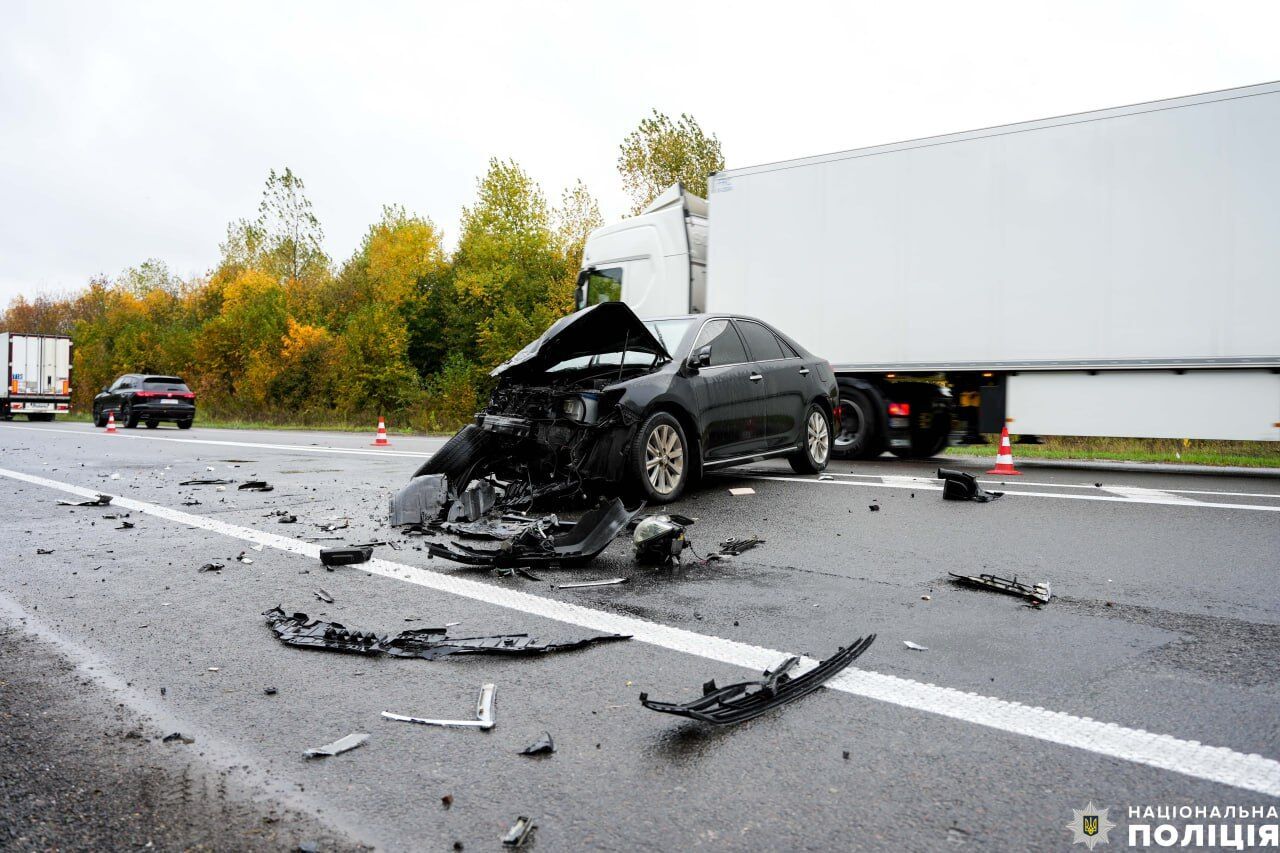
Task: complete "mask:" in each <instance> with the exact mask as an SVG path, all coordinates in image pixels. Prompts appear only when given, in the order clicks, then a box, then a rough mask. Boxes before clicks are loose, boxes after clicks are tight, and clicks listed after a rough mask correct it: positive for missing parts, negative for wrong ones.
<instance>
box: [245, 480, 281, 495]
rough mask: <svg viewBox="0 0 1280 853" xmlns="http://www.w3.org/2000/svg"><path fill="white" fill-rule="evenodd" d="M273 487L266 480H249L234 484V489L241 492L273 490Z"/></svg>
mask: <svg viewBox="0 0 1280 853" xmlns="http://www.w3.org/2000/svg"><path fill="white" fill-rule="evenodd" d="M275 488H276V487H275V486H273V485H271V484H270V483H268V482H267V481H266V480H250V481H248V482H247V483H241V484H240V485H238V486H236V490H237V491H241V492H273V491H275Z"/></svg>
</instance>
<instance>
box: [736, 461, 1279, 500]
mask: <svg viewBox="0 0 1280 853" xmlns="http://www.w3.org/2000/svg"><path fill="white" fill-rule="evenodd" d="M941 467H943V468H945V467H946V466H945V465H943V466H941ZM1263 470H1266V469H1263ZM753 473H763V472H760V471H759V469H757V470H756V472H753ZM822 473H823V474H824V475H825V474H830V475H832V476H835V477H860V478H869V479H872V480H884V481H885V482H888V481H890V480H892V481H894V482H899V481H900V482H902V483H903V484H904V485H911V486H914V485H916V484H917V483H937V482H938V478H937V477H910V476H904V475H900V474H848V473H844V472H841V471H831V470H827V471H823V472H822ZM1152 473H1159V472H1152ZM1204 473H1205V474H1206V475H1207V474H1211V473H1212V472H1210V471H1206V472H1204ZM978 482H979V483H981V484H982V485H984V486H1048V487H1050V488H1054V489H1089V490H1090V491H1097V490H1099V489H1101V490H1102V491H1104V492H1114V491H1117V490H1118V489H1120V488H1135V489H1136V488H1142V487H1141V486H1107V485H1103V486H1095V485H1094V484H1093V483H1042V482H1039V481H1036V480H984V479H981V478H979V480H978ZM1160 491H1162V492H1168V493H1170V494H1175V495H1218V496H1220V497H1224V498H1272V499H1273V500H1280V492H1224V491H1222V490H1220V489H1161V490H1160Z"/></svg>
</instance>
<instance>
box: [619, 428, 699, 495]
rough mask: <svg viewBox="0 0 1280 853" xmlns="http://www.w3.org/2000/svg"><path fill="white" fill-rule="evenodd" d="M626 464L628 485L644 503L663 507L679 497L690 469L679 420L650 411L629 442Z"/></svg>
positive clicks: (690, 455) (689, 453) (691, 461)
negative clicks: (628, 467) (628, 460)
mask: <svg viewBox="0 0 1280 853" xmlns="http://www.w3.org/2000/svg"><path fill="white" fill-rule="evenodd" d="M629 464H630V468H631V470H630V478H629V479H630V481H631V482H630V484H629V485H630V486H631V487H632V489H633V490H634V491H635V492H637V493H638V494H639V496H640V497H642V498H643V499H644V500H646V501H648V502H649V503H659V504H664V503H670V502H671V501H674V500H676V499H677V498H679V497H680V495H682V494H683V493H684V488H685V486H687V485H688V484H689V474H690V473H691V472H692V471H693V467H694V458H693V453H692V451H691V448H690V447H689V439H688V437H687V436H685V434H684V428H683V427H681V426H680V421H678V420H676V419H675V417H673V416H672V415H670V414H668V413H667V412H654V413H653V414H652V415H650V416H649V417H648V418H646V419H645V422H644V423H643V424H641V425H640V429H638V430H636V435H635V438H634V439H632V441H631V451H630V462H629ZM651 469H652V477H651ZM673 475H674V478H673Z"/></svg>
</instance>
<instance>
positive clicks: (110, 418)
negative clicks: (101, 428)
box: [107, 412, 116, 433]
mask: <svg viewBox="0 0 1280 853" xmlns="http://www.w3.org/2000/svg"><path fill="white" fill-rule="evenodd" d="M115 431H116V413H115V412H107V432H112V433H113V432H115Z"/></svg>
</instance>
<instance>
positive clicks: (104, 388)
mask: <svg viewBox="0 0 1280 853" xmlns="http://www.w3.org/2000/svg"><path fill="white" fill-rule="evenodd" d="M102 393H103V394H105V393H107V387H106V386H105V385H104V386H102Z"/></svg>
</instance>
